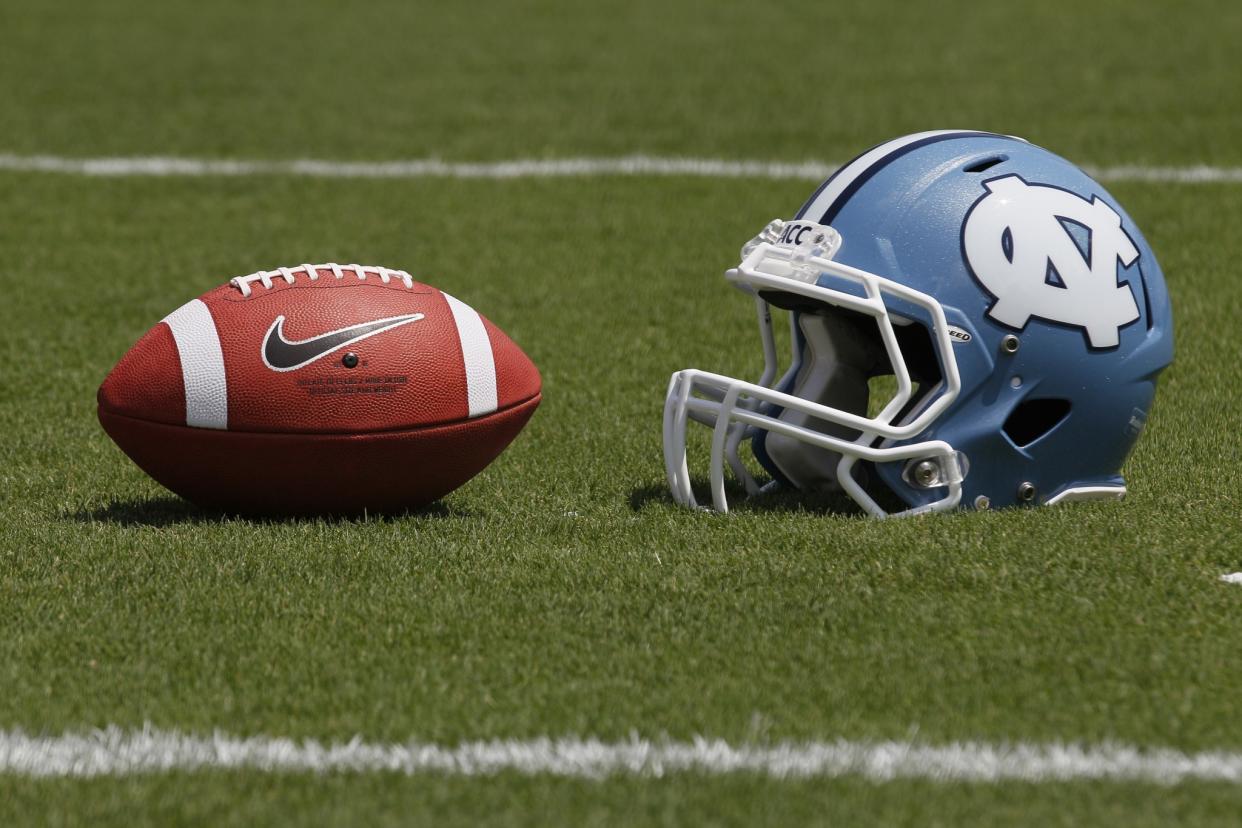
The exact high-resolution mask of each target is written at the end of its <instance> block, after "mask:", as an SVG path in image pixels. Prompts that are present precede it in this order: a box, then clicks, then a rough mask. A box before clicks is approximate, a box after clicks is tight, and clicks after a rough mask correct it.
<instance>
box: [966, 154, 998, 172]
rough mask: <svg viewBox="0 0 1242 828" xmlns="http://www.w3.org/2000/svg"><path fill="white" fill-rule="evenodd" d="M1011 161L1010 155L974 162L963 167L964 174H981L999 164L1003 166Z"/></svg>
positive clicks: (990, 157)
mask: <svg viewBox="0 0 1242 828" xmlns="http://www.w3.org/2000/svg"><path fill="white" fill-rule="evenodd" d="M1008 160H1009V156H1008V155H992V156H989V157H987V158H983V159H981V160H979V161H974V162H972V163H970V164H969V165H967V166H965V167H962V172H968V173H981V172H983V171H984V170H990V169H992V168H993V167H995V166H996V165H997V164H1001V163H1003V162H1005V161H1008Z"/></svg>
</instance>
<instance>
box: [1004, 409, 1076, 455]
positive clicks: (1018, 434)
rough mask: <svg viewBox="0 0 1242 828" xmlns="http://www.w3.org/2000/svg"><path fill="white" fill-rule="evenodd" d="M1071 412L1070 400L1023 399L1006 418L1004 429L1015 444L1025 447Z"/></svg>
mask: <svg viewBox="0 0 1242 828" xmlns="http://www.w3.org/2000/svg"><path fill="white" fill-rule="evenodd" d="M1069 413H1070V401H1069V400H1057V399H1041V400H1023V401H1022V402H1020V403H1018V405H1017V407H1016V408H1014V410H1013V411H1012V412H1011V413H1010V414H1009V416H1008V417H1007V418H1006V419H1005V425H1004V426H1003V427H1002V430H1003V431H1004V432H1005V436H1006V437H1008V438H1009V439H1010V441H1012V442H1013V444H1014V445H1015V446H1017V447H1018V448H1025V447H1027V446H1029V445H1030V444H1031V443H1034V442H1035V441H1036V440H1038V439H1039V438H1040V437H1043V436H1044V435H1045V434H1047V433H1048V432H1050V431H1052V430H1053V429H1054V428H1056V427H1057V426H1059V425H1060V424H1061V423H1062V422H1064V421H1065V418H1066V417H1068V416H1069Z"/></svg>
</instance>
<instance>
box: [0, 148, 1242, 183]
mask: <svg viewBox="0 0 1242 828" xmlns="http://www.w3.org/2000/svg"><path fill="white" fill-rule="evenodd" d="M836 168H837V165H836V164H833V163H830V162H824V161H804V162H801V163H787V162H781V161H730V160H726V159H721V158H657V157H653V156H647V155H631V156H625V157H622V158H562V159H535V158H527V159H515V160H511V161H490V162H450V161H440V160H438V159H434V158H427V159H416V160H410V161H328V160H315V159H300V160H297V159H295V160H284V161H282V160H269V161H262V160H240V159H239V160H229V159H210V158H169V157H158V156H155V157H119V158H65V157H61V156H55V155H11V154H0V170H7V171H11V172H46V173H60V174H62V175H84V176H105V177H106V176H176V177H244V176H258V175H276V176H293V177H301V178H396V179H402V178H488V179H510V178H562V177H598V176H617V175H623V176H624V175H629V176H697V177H703V178H760V179H764V178H766V179H795V180H805V181H821V180H823V179H824V178H827V177H828V176H829V175H830V174H831V173H832V172H833V171H835V170H836ZM1088 172H1090V173H1091V174H1092V175H1094V176H1096V177H1097V178H1099V179H1101V180H1102V181H1110V182H1115V181H1144V182H1160V183H1174V184H1212V183H1227V184H1242V167H1209V166H1193V167H1145V166H1122V167H1089V168H1088Z"/></svg>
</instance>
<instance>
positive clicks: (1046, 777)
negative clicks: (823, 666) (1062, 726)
mask: <svg viewBox="0 0 1242 828" xmlns="http://www.w3.org/2000/svg"><path fill="white" fill-rule="evenodd" d="M209 769H210V770H215V769H234V770H245V771H254V772H265V773H279V772H321V773H322V772H345V773H375V772H394V773H403V774H422V773H436V774H447V775H453V776H489V775H492V774H496V773H500V772H502V771H515V772H518V773H523V774H547V775H551V776H562V777H572V778H584V779H600V778H605V777H609V776H620V775H632V776H646V777H658V776H666V775H670V774H678V773H698V774H707V775H713V776H714V775H720V774H728V773H740V772H745V773H755V774H761V775H765V776H770V777H775V778H792V779H803V778H835V777H842V776H850V777H859V778H863V779H869V780H875V781H884V780H891V779H927V780H934V781H944V782H1000V781H1011V780H1012V781H1024V782H1069V781H1077V780H1107V781H1136V782H1148V783H1158V784H1175V783H1178V782H1184V781H1191V780H1198V781H1216V782H1229V783H1233V784H1238V783H1242V753H1236V752H1229V751H1211V752H1205V753H1183V752H1181V751H1177V750H1168V749H1140V748H1135V747H1128V746H1125V745H1107V744H1105V745H1094V746H1092V745H1065V744H1055V743H1054V744H1031V743H1023V742H1016V743H1012V744H989V743H980V742H962V743H955V744H949V745H941V746H934V745H924V744H918V743H913V742H849V741H836V742H782V743H775V744H768V745H756V744H750V745H748V744H737V745H734V744H729V743H728V742H724V741H721V740H718V739H696V740H694V741H689V742H677V741H662V740H655V741H650V740H646V739H639V738H637V737H635V738H632V739H630V740H627V741H620V742H603V741H598V740H595V739H578V738H564V739H545V738H539V739H530V740H492V741H481V742H463V743H461V744H458V745H437V744H427V743H420V742H409V743H405V744H397V743H393V744H383V743H373V742H365V741H362V740H361V739H354V740H352V741H349V742H331V743H324V742H318V741H314V740H292V739H279V738H272V737H268V736H252V737H247V738H241V737H236V736H230V735H228V734H226V733H220V732H216V733H215V734H214V735H211V736H195V735H191V734H185V733H180V732H178V731H169V730H159V729H157V728H154V727H150V726H147V727H145V728H143V729H141V730H122V729H120V728H117V727H109V728H107V729H105V730H98V731H91V732H83V733H66V734H63V735H59V736H31V735H27V734H26V733H24V732H22V731H0V773H3V774H9V775H20V776H33V777H93V776H128V775H133V774H146V773H157V772H162V771H173V770H176V771H197V770H209Z"/></svg>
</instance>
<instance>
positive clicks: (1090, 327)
mask: <svg viewBox="0 0 1242 828" xmlns="http://www.w3.org/2000/svg"><path fill="white" fill-rule="evenodd" d="M983 186H984V187H986V188H987V191H988V192H987V194H986V195H984V196H983V197H982V198H980V199H979V200H978V201H976V202H975V204H974V206H973V207H971V208H970V212H968V213H967V214H966V219H965V221H964V222H963V225H962V248H963V250H964V252H965V253H966V260H967V263H968V264H969V266H970V270H971V272H972V273H973V275H974V277H975V279H977V280H978V281H979V283H980V284H981V285H983V287H984V289H985V290H987V292H988V293H990V294H991V295H992V296H994V297H995V298H996V301H995V303H994V304H993V305H992V307H991V308H989V309H988V312H987V313H988V316H990V317H991V318H993V319H995V320H996V321H997V322H1000V323H1001V324H1002V325H1006V326H1008V327H1010V328H1014V329H1016V330H1021V329H1022V328H1024V327H1025V326H1026V323H1027V322H1028V321H1030V319H1031V317H1033V316H1034V317H1038V318H1040V319H1045V320H1047V321H1049V322H1056V323H1059V324H1062V325H1069V326H1072V327H1078V328H1082V329H1083V331H1084V332H1085V333H1086V336H1087V342H1088V344H1089V345H1090V346H1091V347H1092V348H1115V347H1117V345H1118V344H1119V343H1120V341H1121V329H1122V328H1123V327H1125V326H1126V325H1128V324H1130V323H1131V322H1134V321H1135V320H1137V319H1138V318H1139V310H1138V304H1137V303H1136V302H1135V301H1134V293H1133V290H1132V288H1131V287H1130V285H1129V284H1128V283H1124V282H1123V283H1121V284H1118V281H1117V279H1118V272H1117V265H1118V263H1120V264H1121V266H1122V267H1127V268H1128V267H1130V266H1131V265H1133V264H1135V263H1136V262H1138V259H1139V251H1138V248H1137V247H1136V246H1135V244H1134V241H1133V240H1132V239H1131V238H1130V236H1129V235H1127V234H1126V231H1125V230H1124V229H1122V227H1121V216H1120V215H1118V213H1117V211H1116V210H1114V209H1113V208H1112V207H1110V206H1109V205H1108V204H1106V203H1105V202H1103V201H1102V200H1100V198H1099V197H1098V196H1093V197H1092V198H1091V200H1090V201H1088V200H1087V199H1085V198H1083V197H1081V196H1079V195H1077V194H1075V193H1072V192H1070V191H1068V190H1063V189H1061V188H1059V187H1050V186H1047V185H1042V184H1028V183H1027V182H1026V181H1024V180H1023V179H1022V178H1020V177H1019V176H1016V175H1006V176H1004V177H1002V178H996V179H993V180H991V181H987V182H984V185H983Z"/></svg>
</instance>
